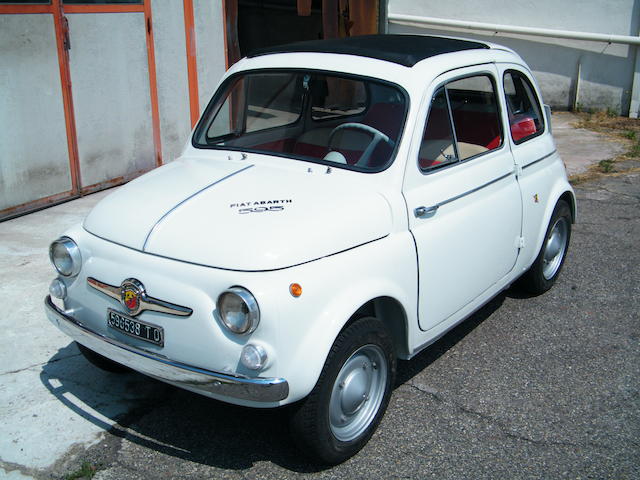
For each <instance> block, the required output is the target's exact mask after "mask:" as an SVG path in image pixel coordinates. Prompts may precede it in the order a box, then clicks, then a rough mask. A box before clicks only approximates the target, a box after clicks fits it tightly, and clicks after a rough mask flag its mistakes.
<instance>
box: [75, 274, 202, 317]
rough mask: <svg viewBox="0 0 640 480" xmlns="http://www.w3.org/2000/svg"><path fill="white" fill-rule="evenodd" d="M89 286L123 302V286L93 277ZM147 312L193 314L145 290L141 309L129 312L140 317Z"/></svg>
mask: <svg viewBox="0 0 640 480" xmlns="http://www.w3.org/2000/svg"><path fill="white" fill-rule="evenodd" d="M87 284H88V285H89V286H90V287H92V288H94V289H96V290H98V291H99V292H101V293H103V294H105V295H106V296H108V297H111V298H113V299H115V300H117V301H118V302H120V303H121V302H122V286H117V287H116V286H115V285H109V284H108V283H104V282H101V281H100V280H97V279H95V278H93V277H87ZM145 310H148V311H152V312H160V313H168V314H169V315H177V316H179V317H188V316H189V315H191V314H192V313H193V310H191V309H190V308H187V307H183V306H182V305H176V304H175V303H169V302H165V301H164V300H160V299H159V298H154V297H150V296H149V295H147V294H146V292H145V291H144V290H142V291H141V298H140V308H139V309H138V310H137V311H136V312H135V313H133V314H132V313H131V312H128V314H129V315H134V316H135V315H138V314H139V313H142V312H144V311H145Z"/></svg>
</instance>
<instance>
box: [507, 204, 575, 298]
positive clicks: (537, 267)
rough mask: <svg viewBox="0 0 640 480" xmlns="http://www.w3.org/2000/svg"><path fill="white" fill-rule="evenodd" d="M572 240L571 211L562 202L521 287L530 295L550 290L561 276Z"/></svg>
mask: <svg viewBox="0 0 640 480" xmlns="http://www.w3.org/2000/svg"><path fill="white" fill-rule="evenodd" d="M570 239H571V209H570V208H569V205H568V204H567V202H565V201H564V200H560V201H559V202H558V203H557V205H556V208H555V209H554V211H553V214H552V215H551V220H550V221H549V226H548V227H547V233H546V235H545V238H544V242H543V243H542V247H541V248H540V252H539V253H538V256H537V257H536V259H535V261H534V262H533V264H532V265H531V267H530V268H529V270H527V272H526V273H525V274H524V275H523V276H522V277H521V279H520V282H519V284H520V286H521V287H522V288H523V289H524V290H526V291H527V292H529V293H533V294H536V295H538V294H541V293H544V292H546V291H547V290H549V289H550V288H551V287H552V286H553V284H554V283H555V281H556V279H557V278H558V276H559V275H560V270H561V269H562V265H563V264H564V260H565V258H566V257H567V252H568V250H569V240H570Z"/></svg>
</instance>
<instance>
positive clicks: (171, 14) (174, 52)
mask: <svg viewBox="0 0 640 480" xmlns="http://www.w3.org/2000/svg"><path fill="white" fill-rule="evenodd" d="M151 7H152V8H153V12H152V13H153V27H154V28H153V42H154V52H155V57H156V81H157V85H158V110H159V113H160V140H161V144H162V161H163V163H168V162H170V161H172V160H175V159H176V158H177V157H178V156H179V155H180V152H181V151H182V148H183V147H184V144H185V142H186V141H187V138H188V137H189V133H191V123H190V122H191V120H190V113H189V76H188V73H187V50H186V37H185V31H184V8H183V6H182V2H176V1H175V0H153V2H152V3H151Z"/></svg>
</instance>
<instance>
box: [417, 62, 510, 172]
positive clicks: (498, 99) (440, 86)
mask: <svg viewBox="0 0 640 480" xmlns="http://www.w3.org/2000/svg"><path fill="white" fill-rule="evenodd" d="M472 77H487V78H488V79H489V81H490V82H491V87H492V88H493V95H494V98H495V100H496V104H495V105H496V114H497V116H498V119H497V120H498V129H499V130H500V144H499V145H498V146H497V147H495V148H493V149H491V150H487V151H486V152H480V153H477V154H475V155H472V156H470V157H467V158H465V159H464V160H461V159H460V157H459V153H458V152H459V149H458V133H457V132H456V128H455V123H454V121H453V112H452V110H451V102H450V100H449V94H448V90H447V85H448V84H450V83H453V82H457V81H459V80H464V79H466V78H472ZM497 87H498V82H497V77H496V75H495V73H494V72H491V71H489V70H482V71H476V72H471V73H465V74H462V75H459V76H455V77H452V78H448V79H447V80H444V81H442V82H440V83H438V84H436V86H435V87H434V88H433V89H432V90H431V92H432V93H431V96H430V99H429V108H428V110H427V112H426V115H425V122H424V125H423V128H422V133H421V134H420V147H421V146H422V141H423V139H424V132H425V130H426V129H427V124H428V122H429V116H430V115H431V108H432V101H433V99H434V97H435V96H436V94H437V93H438V92H439V91H440V89H444V91H445V98H446V100H447V111H448V112H447V113H448V115H447V116H448V118H449V125H450V128H451V131H452V135H453V139H454V142H455V144H454V146H453V148H454V152H455V153H456V158H457V160H456V161H452V162H447V163H440V164H437V165H432V166H430V167H427V168H422V167H421V166H420V147H419V148H418V157H417V159H416V164H417V166H418V170H419V171H420V173H422V174H423V175H431V174H432V173H435V172H441V171H443V170H447V169H449V168H451V167H454V166H456V165H461V164H464V163H467V162H469V161H470V160H475V159H477V158H480V157H483V156H485V155H487V154H490V153H493V152H496V151H498V150H502V149H503V148H504V147H505V144H506V142H505V132H504V122H503V115H502V114H503V108H502V98H501V95H500V93H499V92H500V90H499V89H498V88H497ZM509 133H511V132H509Z"/></svg>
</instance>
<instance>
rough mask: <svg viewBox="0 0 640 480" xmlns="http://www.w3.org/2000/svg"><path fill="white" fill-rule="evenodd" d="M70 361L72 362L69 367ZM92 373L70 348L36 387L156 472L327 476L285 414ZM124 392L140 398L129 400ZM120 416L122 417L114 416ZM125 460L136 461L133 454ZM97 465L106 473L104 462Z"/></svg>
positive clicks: (405, 373) (402, 377)
mask: <svg viewBox="0 0 640 480" xmlns="http://www.w3.org/2000/svg"><path fill="white" fill-rule="evenodd" d="M505 296H509V297H511V295H510V294H509V293H506V294H505V293H502V294H500V295H498V296H497V297H496V298H494V299H493V300H491V301H490V302H489V303H488V304H486V305H485V306H484V307H483V308H482V309H480V310H479V311H477V312H476V313H475V314H473V315H472V316H471V317H469V318H468V319H467V320H466V321H464V322H463V323H461V324H460V325H458V326H457V327H456V328H454V329H453V330H451V331H450V332H449V333H447V334H446V335H445V336H443V337H442V338H440V339H439V340H438V341H437V342H435V343H434V344H432V345H431V346H430V347H429V348H427V349H425V350H424V351H423V352H421V353H420V354H418V355H417V356H416V357H414V358H413V359H412V360H410V361H401V362H399V364H398V374H397V381H396V388H397V387H398V386H400V385H403V384H404V383H406V382H408V381H410V380H411V379H412V378H413V377H414V376H416V375H417V374H419V373H420V372H422V371H423V370H424V369H425V368H428V367H429V366H430V365H431V364H432V363H433V362H434V361H436V360H437V359H438V358H440V357H441V356H442V355H443V354H444V353H446V352H447V351H448V350H449V349H451V348H452V347H454V346H455V345H456V344H457V343H458V342H460V341H461V340H462V339H463V338H464V337H465V336H467V335H468V334H469V333H470V332H472V331H473V330H474V329H475V328H476V327H477V326H478V325H480V324H481V323H482V322H484V321H485V320H486V319H487V318H489V317H490V316H491V315H492V314H493V312H495V311H496V310H497V309H498V308H499V307H500V306H501V305H502V303H503V302H504V299H505ZM69 358H75V359H76V360H75V361H74V362H73V363H72V364H71V365H70V364H69V361H68V359H69ZM96 370H97V369H96V367H94V366H93V365H91V364H89V363H88V362H87V361H86V360H84V358H83V357H81V356H79V352H78V349H77V347H76V346H75V344H73V343H71V344H69V345H68V346H66V347H65V348H63V349H60V350H59V351H58V352H57V353H56V354H55V355H54V356H53V357H52V358H51V359H50V360H49V362H48V363H47V364H46V365H45V366H44V367H43V369H42V371H41V374H40V379H41V382H42V383H43V385H44V386H45V387H46V388H47V389H48V390H49V391H50V392H51V394H52V395H54V396H55V397H56V398H57V399H58V400H59V401H60V402H61V403H63V404H64V405H65V406H66V407H68V408H69V409H70V410H72V411H73V412H74V413H75V414H77V415H79V416H80V417H82V418H84V419H85V420H87V421H89V422H91V423H93V424H94V425H97V426H98V427H100V428H101V429H104V430H105V431H106V432H108V434H109V435H108V436H107V437H109V436H112V438H111V439H109V438H108V440H107V441H116V442H117V438H113V437H119V438H124V439H126V440H127V441H128V442H132V443H134V444H136V445H139V446H141V447H143V448H142V449H139V450H145V449H149V450H152V451H155V452H157V453H159V454H160V455H154V460H153V462H154V466H155V467H156V468H159V467H160V466H161V465H163V464H166V465H174V466H175V462H176V460H177V461H178V462H179V461H180V460H183V461H185V462H195V463H198V464H203V465H208V466H212V467H217V468H221V469H232V470H247V469H250V468H251V467H253V466H254V465H255V464H256V463H257V462H260V461H270V462H273V463H274V464H276V465H279V466H281V467H282V468H285V469H288V470H290V471H294V472H298V473H313V472H319V471H322V470H325V469H326V468H328V467H326V466H323V465H317V464H314V463H313V462H312V461H310V460H308V459H307V458H306V457H305V456H304V455H301V452H300V451H299V450H298V449H297V447H296V445H295V444H294V442H293V441H292V439H291V437H290V435H289V431H288V421H287V415H288V408H287V407H284V408H280V409H267V410H259V409H251V408H244V407H239V406H234V405H229V404H226V403H222V402H219V401H216V400H212V399H209V398H207V397H204V396H201V395H198V394H195V393H191V392H188V391H184V390H181V389H179V388H176V387H172V386H171V385H166V384H164V383H162V382H159V381H156V380H153V379H151V378H149V377H146V376H144V375H142V374H138V373H136V372H131V373H124V374H113V373H107V372H101V371H98V372H96ZM87 379H89V380H87ZM118 392H122V393H123V394H125V396H126V399H125V400H123V401H122V402H125V403H126V405H124V406H123V405H122V404H121V405H119V408H114V404H117V403H118V402H119V400H118V396H117V395H118ZM127 392H130V393H131V392H138V393H137V394H134V395H131V394H130V395H126V393H127ZM139 392H142V393H141V394H140V393H139ZM105 395H106V396H105ZM118 410H119V411H120V412H121V413H114V411H118ZM122 412H124V413H122ZM105 417H106V418H107V419H111V420H113V421H115V422H116V423H115V425H111V424H110V423H108V422H107V421H105V420H104V418H105ZM90 448H94V449H95V448H102V447H100V446H95V447H90ZM132 450H133V453H131V451H132ZM105 451H107V450H105ZM129 452H130V453H129V455H132V456H135V455H136V453H135V448H134V449H129ZM99 455H100V454H99V453H98V456H99ZM140 455H142V453H140ZM102 460H103V463H104V464H105V465H109V463H110V462H109V459H107V458H104V459H102ZM132 461H134V460H132ZM147 461H148V460H147Z"/></svg>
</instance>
